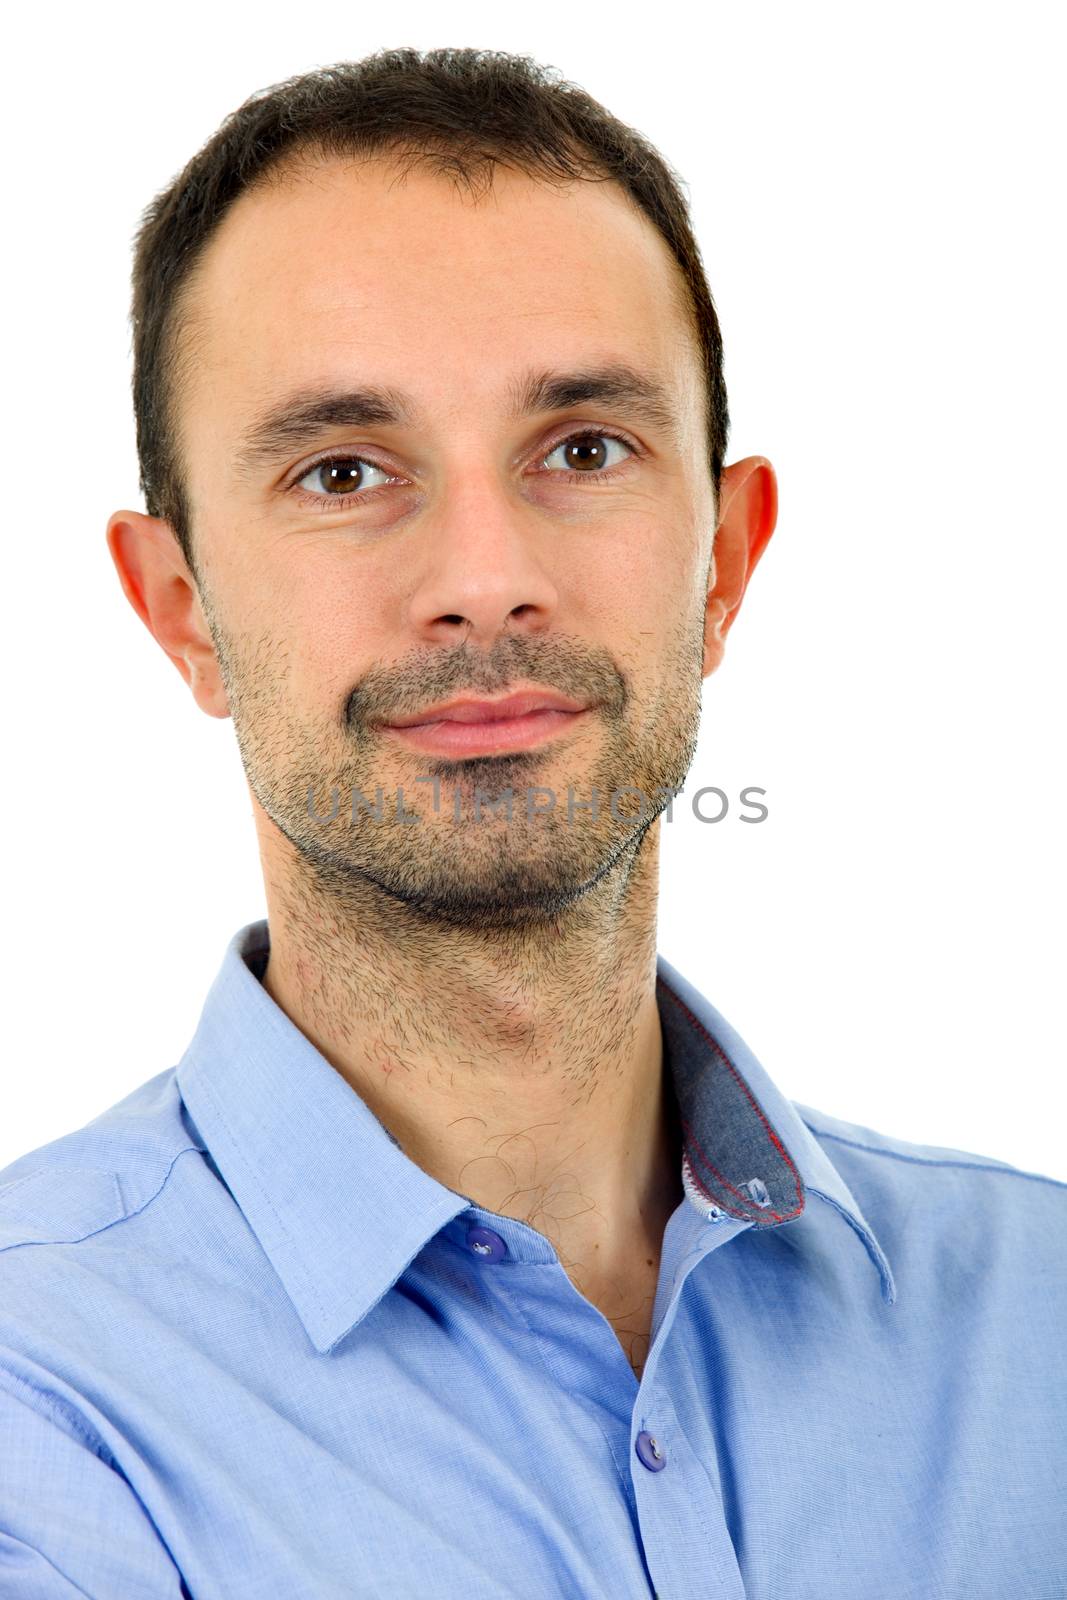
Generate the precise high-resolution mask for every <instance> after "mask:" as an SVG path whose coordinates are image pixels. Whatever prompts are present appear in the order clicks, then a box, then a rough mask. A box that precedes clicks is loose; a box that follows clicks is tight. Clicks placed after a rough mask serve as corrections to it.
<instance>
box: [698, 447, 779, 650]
mask: <svg viewBox="0 0 1067 1600" xmlns="http://www.w3.org/2000/svg"><path fill="white" fill-rule="evenodd" d="M720 506H721V510H720V512H719V526H718V528H717V529H716V531H715V543H714V545H713V547H712V559H711V569H710V571H709V573H708V601H707V610H706V612H705V616H704V674H703V675H704V677H705V678H707V677H709V676H710V674H711V673H713V672H714V671H715V668H716V667H717V666H718V665H719V663H720V662H721V660H722V658H723V654H724V652H725V649H726V635H727V633H728V632H729V631H730V628H731V626H732V624H733V620H734V618H735V617H736V616H737V613H738V610H739V608H740V605H741V601H742V599H743V598H744V593H745V590H746V589H747V587H748V580H749V579H750V578H751V576H752V574H753V572H754V571H755V570H756V563H757V561H758V560H759V558H760V556H761V555H762V554H763V552H764V550H765V549H766V546H767V541H768V540H769V539H770V537H771V534H772V533H773V532H774V527H775V523H776V522H777V520H778V480H777V478H776V477H775V475H774V468H773V467H772V466H771V464H770V462H769V461H768V460H767V459H766V458H765V457H764V456H746V457H745V459H744V460H743V461H735V462H733V463H732V464H731V465H730V466H728V467H724V469H723V474H722V480H721V486H720Z"/></svg>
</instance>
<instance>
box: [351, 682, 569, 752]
mask: <svg viewBox="0 0 1067 1600" xmlns="http://www.w3.org/2000/svg"><path fill="white" fill-rule="evenodd" d="M591 710H592V707H590V706H583V705H580V704H579V703H578V702H577V701H574V700H568V699H567V698H566V697H565V696H564V695H558V694H554V693H549V692H547V691H542V690H532V691H526V692H523V693H519V694H510V695H507V696H505V697H504V698H503V699H500V700H463V699H461V700H452V701H449V702H447V703H446V704H443V705H439V706H430V707H427V708H426V709H425V710H423V711H418V712H415V713H414V714H413V715H412V716H410V717H398V718H397V719H396V720H395V721H392V722H386V723H383V724H381V729H382V732H383V733H387V734H388V735H389V736H390V737H391V738H394V739H396V740H397V741H398V742H399V743H401V744H404V745H406V746H407V747H408V749H411V750H418V751H420V752H422V754H424V755H441V756H451V757H452V758H453V759H459V758H461V757H463V756H479V755H481V756H484V755H498V754H504V753H505V752H508V751H517V750H530V749H532V748H533V747H534V746H535V745H539V744H543V743H544V742H545V740H547V739H551V738H553V737H555V736H556V735H558V734H560V733H563V732H565V731H566V730H568V729H570V728H573V727H575V726H577V725H578V724H579V723H581V722H582V721H584V720H586V719H587V718H588V715H589V712H590V711H591Z"/></svg>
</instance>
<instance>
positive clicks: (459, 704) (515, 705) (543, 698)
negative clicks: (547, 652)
mask: <svg viewBox="0 0 1067 1600" xmlns="http://www.w3.org/2000/svg"><path fill="white" fill-rule="evenodd" d="M585 709H586V708H585V707H584V706H583V705H581V704H580V703H579V702H578V701H577V700H568V699H567V697H566V695H562V694H556V693H554V692H552V691H550V690H543V689H537V690H527V691H523V692H520V693H518V694H509V695H507V696H505V698H504V699H502V700H469V699H457V700H448V701H442V702H441V703H440V704H438V705H436V706H427V707H425V708H424V709H423V710H422V711H416V712H414V713H413V714H412V715H411V716H408V717H393V718H390V720H389V721H388V722H387V723H386V724H385V726H386V727H389V728H417V727H422V726H424V725H426V724H428V723H441V722H465V723H487V722H505V721H509V720H512V719H514V718H515V717H526V716H529V715H530V714H531V713H532V712H535V711H569V712H575V711H584V710H585Z"/></svg>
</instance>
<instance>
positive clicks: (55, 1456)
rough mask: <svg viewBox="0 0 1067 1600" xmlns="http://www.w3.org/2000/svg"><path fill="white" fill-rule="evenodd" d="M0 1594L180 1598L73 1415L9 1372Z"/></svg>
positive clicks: (28, 1598)
mask: <svg viewBox="0 0 1067 1600" xmlns="http://www.w3.org/2000/svg"><path fill="white" fill-rule="evenodd" d="M8 1385H14V1387H13V1388H9V1387H8ZM0 1595H2V1596H3V1597H4V1600H118V1596H122V1600H183V1597H184V1600H188V1590H187V1589H186V1588H185V1585H184V1584H183V1583H182V1580H181V1575H180V1574H179V1572H178V1569H177V1567H176V1566H175V1565H174V1562H173V1561H172V1559H171V1557H170V1554H169V1553H168V1551H167V1549H166V1546H165V1545H164V1544H163V1542H162V1540H161V1539H160V1537H159V1535H158V1533H157V1532H156V1530H155V1528H154V1526H153V1524H152V1521H151V1518H150V1517H149V1516H148V1513H147V1512H146V1511H145V1508H144V1506H143V1505H142V1504H141V1502H140V1500H139V1499H138V1498H137V1496H136V1494H135V1493H134V1492H133V1490H132V1489H131V1488H130V1485H129V1484H128V1483H127V1481H126V1479H125V1478H124V1477H123V1476H122V1474H121V1473H120V1472H118V1471H116V1469H115V1468H114V1467H113V1466H112V1465H111V1464H110V1463H109V1462H108V1461H106V1460H105V1459H104V1458H103V1456H102V1455H101V1454H100V1453H99V1452H98V1450H97V1449H95V1448H94V1446H93V1442H92V1440H91V1438H90V1436H89V1435H88V1434H86V1435H85V1436H84V1437H83V1436H82V1435H81V1433H80V1430H79V1428H78V1425H77V1421H76V1419H75V1417H74V1416H73V1414H72V1415H70V1416H68V1415H67V1414H66V1413H65V1411H64V1410H63V1409H61V1408H60V1407H58V1406H54V1405H53V1404H52V1403H51V1402H49V1400H48V1399H47V1398H46V1397H44V1396H40V1395H36V1394H34V1393H32V1392H31V1391H28V1390H26V1387H25V1385H24V1384H22V1383H21V1382H20V1380H18V1379H13V1378H12V1377H11V1376H10V1374H3V1375H0Z"/></svg>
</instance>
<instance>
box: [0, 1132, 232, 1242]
mask: <svg viewBox="0 0 1067 1600" xmlns="http://www.w3.org/2000/svg"><path fill="white" fill-rule="evenodd" d="M191 1150H192V1151H195V1152H196V1154H197V1155H203V1151H202V1150H201V1149H200V1146H199V1145H195V1144H187V1145H185V1146H184V1148H183V1149H181V1150H179V1151H177V1152H176V1154H175V1155H174V1156H173V1157H172V1159H171V1162H170V1165H169V1166H168V1168H167V1170H166V1172H165V1173H164V1174H163V1178H162V1180H161V1182H160V1185H159V1188H158V1189H156V1190H154V1191H153V1193H152V1194H150V1195H149V1196H148V1199H147V1200H144V1201H142V1203H141V1204H140V1205H139V1206H138V1207H137V1209H136V1211H124V1212H123V1213H122V1215H121V1217H112V1219H111V1221H110V1222H105V1223H103V1224H102V1225H101V1226H100V1227H99V1228H91V1229H90V1230H89V1232H88V1233H83V1234H79V1236H78V1238H77V1239H15V1240H14V1241H13V1242H12V1243H11V1244H3V1245H0V1255H2V1254H3V1253H4V1251H5V1250H21V1249H25V1248H32V1247H33V1246H34V1245H49V1244H83V1243H84V1241H85V1240H86V1239H95V1238H96V1236H97V1234H98V1233H106V1232H107V1230H108V1229H109V1228H115V1227H117V1226H118V1224H119V1223H120V1222H128V1221H129V1219H130V1218H131V1217H139V1216H140V1214H141V1212H142V1211H147V1209H148V1207H149V1206H150V1205H151V1204H152V1202H153V1201H155V1200H158V1199H159V1197H160V1195H161V1194H162V1193H163V1190H164V1189H165V1188H166V1187H167V1183H168V1181H169V1179H170V1175H171V1173H172V1172H173V1171H174V1168H175V1167H176V1165H177V1163H178V1159H179V1157H181V1156H186V1155H188V1154H189V1152H190V1151H191ZM108 1170H109V1171H110V1170H112V1169H110V1168H109V1169H108ZM118 1176H119V1179H120V1182H121V1173H120V1174H118Z"/></svg>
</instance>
